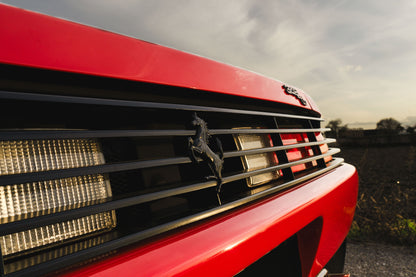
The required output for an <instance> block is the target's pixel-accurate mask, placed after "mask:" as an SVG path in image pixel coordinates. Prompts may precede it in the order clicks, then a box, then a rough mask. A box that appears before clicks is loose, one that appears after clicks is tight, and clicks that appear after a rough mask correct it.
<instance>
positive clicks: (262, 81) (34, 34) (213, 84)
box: [0, 5, 316, 109]
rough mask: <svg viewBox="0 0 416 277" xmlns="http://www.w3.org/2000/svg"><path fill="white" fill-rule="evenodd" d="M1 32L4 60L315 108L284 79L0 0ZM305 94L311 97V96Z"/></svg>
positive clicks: (0, 55) (0, 58) (1, 59)
mask: <svg viewBox="0 0 416 277" xmlns="http://www.w3.org/2000/svg"><path fill="white" fill-rule="evenodd" d="M0 37H1V41H2V43H0V63H8V64H15V65H23V66H31V67H38V68H46V69H54V70H61V71H68V72H77V73H85V74H92V75H98V76H105V77H112V78H121V79H129V80H135V81H142V82H153V83H158V84H168V85H174V86H180V87H187V88H195V89H201V90H209V91H214V92H219V93H225V94H232V95H238V96H244V97H250V98H257V99H263V100H269V101H275V102H281V103H287V104H291V105H295V106H299V107H302V108H311V106H312V107H314V108H315V109H316V105H315V104H313V103H308V104H307V105H306V106H303V105H301V104H300V102H299V100H297V99H296V98H295V97H293V96H291V95H287V94H285V93H284V91H283V89H282V83H281V82H279V81H276V80H273V79H270V78H267V77H264V76H261V75H258V74H256V73H253V72H250V71H247V70H243V69H239V68H236V67H232V66H229V65H225V64H222V63H218V62H215V61H212V60H209V59H205V58H201V57H198V56H195V55H191V54H187V53H184V52H181V51H177V50H174V49H170V48H167V47H163V46H160V45H155V44H151V43H148V42H144V41H141V40H137V39H134V38H130V37H125V36H122V35H118V34H114V33H110V32H107V31H103V30H99V29H95V28H92V27H88V26H84V25H81V24H77V23H73V22H68V21H65V20H62V19H57V18H53V17H50V16H46V15H42V14H37V13H33V12H29V11H25V10H22V9H18V8H15V7H11V6H5V5H0ZM5 42H7V43H5ZM298 92H299V93H301V94H304V93H303V92H301V91H300V90H298ZM305 97H306V96H305ZM307 100H308V102H309V101H311V99H310V98H309V97H308V98H307Z"/></svg>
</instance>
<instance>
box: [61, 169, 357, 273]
mask: <svg viewBox="0 0 416 277" xmlns="http://www.w3.org/2000/svg"><path fill="white" fill-rule="evenodd" d="M357 178H358V177H357V173H356V171H355V168H354V167H352V166H350V165H347V164H344V165H342V166H340V167H338V168H336V169H334V170H332V171H331V172H329V173H327V174H325V175H324V176H321V177H320V178H317V179H313V180H311V181H309V182H307V183H305V184H304V185H302V186H300V187H296V188H294V189H291V190H288V191H286V192H284V193H282V194H279V195H277V196H274V197H272V198H270V199H267V200H263V201H261V202H258V203H257V204H255V205H251V206H249V207H245V208H242V209H239V210H236V211H234V212H231V213H228V214H226V215H225V216H222V217H221V218H218V219H214V220H211V221H209V222H207V223H204V224H200V225H198V226H197V227H193V228H189V229H187V230H182V231H180V232H177V233H176V234H174V235H171V236H169V237H167V238H163V239H161V240H158V241H155V242H153V243H149V244H147V245H145V246H142V247H139V248H137V249H134V250H130V251H127V252H125V253H122V254H119V255H117V256H115V257H112V258H109V259H107V260H104V261H101V262H98V263H96V264H93V265H90V266H88V267H85V268H82V269H79V270H77V271H75V272H71V273H69V274H68V275H66V276H68V277H69V276H71V277H75V276H96V277H98V276H100V277H103V276H117V275H118V276H138V275H140V276H233V275H235V274H237V273H238V272H240V271H241V270H242V269H244V268H245V267H247V266H248V265H250V264H252V263H253V262H254V261H256V260H257V259H259V258H261V257H262V256H263V255H265V254H266V253H268V252H269V251H270V250H272V249H273V248H274V247H276V246H278V245H279V244H280V243H282V242H283V241H285V240H286V239H288V238H289V237H290V236H292V235H293V234H295V233H297V232H299V231H300V232H299V251H300V255H301V257H302V269H303V270H304V276H310V277H312V276H316V275H317V274H318V273H319V272H320V271H321V269H322V267H323V266H324V265H325V264H326V263H327V262H328V261H329V259H330V258H331V257H332V255H333V254H334V253H335V252H336V250H337V249H338V247H339V246H340V245H341V243H342V242H343V240H344V239H345V237H346V235H347V233H348V230H349V227H350V224H351V222H352V219H353V215H354V210H355V204H356V199H357V194H358V187H357V184H358V179H357ZM305 226H307V227H306V228H305Z"/></svg>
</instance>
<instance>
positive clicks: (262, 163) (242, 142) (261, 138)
mask: <svg viewBox="0 0 416 277" xmlns="http://www.w3.org/2000/svg"><path fill="white" fill-rule="evenodd" d="M234 140H235V142H236V144H237V148H238V150H250V149H261V148H266V147H272V146H273V143H272V141H271V138H270V136H269V135H268V134H238V135H235V136H234ZM241 160H242V162H243V165H244V169H245V170H246V171H253V170H257V169H263V168H267V167H271V166H274V165H277V164H278V160H277V156H276V154H275V153H274V152H269V153H261V154H254V155H245V156H242V157H241ZM279 177H280V173H279V171H271V172H266V173H261V174H257V175H254V176H251V177H249V178H247V185H248V186H249V187H255V186H259V185H262V184H264V183H267V182H270V181H272V180H274V179H277V178H279Z"/></svg>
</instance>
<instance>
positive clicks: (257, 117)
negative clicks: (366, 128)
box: [0, 91, 343, 276]
mask: <svg viewBox="0 0 416 277" xmlns="http://www.w3.org/2000/svg"><path fill="white" fill-rule="evenodd" d="M0 98H1V99H3V101H5V102H6V103H8V104H14V105H16V107H18V106H19V104H22V103H24V104H25V105H24V106H25V107H29V106H30V105H39V104H41V106H42V107H53V106H61V105H62V106H63V107H65V108H66V109H69V108H68V107H70V106H71V107H72V106H74V107H83V108H84V109H85V110H88V109H92V110H93V111H99V113H104V112H105V111H106V110H108V109H110V110H112V111H115V112H116V113H119V114H121V113H122V112H124V111H128V112H133V113H135V112H136V111H145V112H146V113H150V114H152V115H154V117H152V118H151V119H152V120H153V119H156V121H161V122H162V121H163V120H165V119H166V120H170V119H169V118H168V117H167V115H172V114H180V116H179V118H180V119H181V120H182V121H185V122H181V123H180V124H179V125H181V126H183V128H179V129H151V128H153V126H150V127H148V129H133V128H132V129H125V128H122V129H115V128H114V129H100V128H102V126H105V124H99V126H93V127H94V128H91V127H89V128H86V129H83V128H85V126H81V127H82V129H83V130H80V129H66V128H63V129H54V130H52V129H48V128H45V129H43V130H34V129H33V128H34V127H37V128H44V126H48V124H45V125H44V126H43V124H41V125H39V126H36V125H33V126H29V127H30V128H29V129H27V128H28V126H27V125H25V124H26V123H25V124H23V125H21V126H15V128H18V129H17V130H11V129H9V130H3V131H1V132H0V140H28V139H60V138H98V139H100V140H103V141H105V140H108V141H110V142H111V140H112V139H118V138H123V139H128V138H135V139H146V138H162V139H163V138H178V137H179V138H181V140H183V141H186V140H187V138H188V137H191V136H193V135H194V134H195V130H194V129H192V126H190V125H189V123H190V121H191V120H192V117H191V116H192V114H193V113H197V114H198V115H199V116H201V117H203V118H204V119H205V120H206V121H207V122H208V128H209V134H210V135H211V136H213V137H225V136H232V135H233V134H236V133H253V134H258V133H263V134H269V135H270V136H271V137H272V139H273V144H274V146H273V147H268V148H262V149H253V150H244V151H237V150H235V149H234V150H233V149H230V148H228V149H227V150H226V151H225V152H224V159H225V166H227V160H232V159H235V158H239V157H241V156H243V155H249V154H258V153H266V152H275V153H276V154H277V156H278V157H279V161H281V164H279V165H276V166H273V167H270V168H266V169H260V170H256V171H250V172H244V171H240V172H237V173H235V172H232V173H230V172H225V174H224V177H223V187H225V188H226V187H227V186H228V185H229V184H231V183H235V182H239V181H241V180H245V178H247V177H249V176H252V175H255V174H259V173H263V172H268V171H274V170H282V171H283V177H284V178H283V179H282V180H279V181H276V182H272V183H270V184H268V185H264V186H261V187H260V188H255V189H253V190H250V191H245V192H244V193H242V194H243V195H244V196H243V197H241V198H239V196H238V197H237V198H235V197H234V198H233V197H231V198H230V199H229V200H226V201H223V203H221V204H218V205H214V206H212V205H211V206H208V207H207V208H206V209H205V210H202V211H200V212H196V213H193V214H190V215H185V216H182V217H180V218H175V219H173V220H170V221H167V222H162V223H160V224H157V225H154V226H150V227H149V228H146V229H144V230H140V231H137V232H130V233H128V234H127V235H120V236H117V237H116V238H115V239H112V240H109V241H107V242H104V243H102V244H99V245H96V246H93V247H91V248H86V249H84V250H82V251H79V252H76V253H72V254H68V255H65V256H62V257H59V258H56V259H52V260H49V261H46V262H43V263H38V264H36V265H34V266H30V267H26V268H23V269H22V270H19V271H15V272H10V274H7V276H19V275H24V274H28V273H29V272H30V274H35V275H41V274H44V273H47V272H53V271H56V270H60V269H62V267H65V266H70V265H73V264H77V263H80V262H83V261H85V260H87V259H89V258H90V257H91V256H100V255H106V254H107V253H112V252H114V251H116V250H118V249H121V248H123V247H126V246H130V245H132V244H135V243H138V242H141V241H143V240H145V239H148V238H151V237H154V236H156V235H159V234H162V233H165V232H168V231H171V230H175V229H177V228H179V227H183V226H187V225H189V224H191V223H195V222H198V221H201V220H204V219H208V218H210V217H212V216H215V215H219V214H221V213H223V212H226V211H230V210H232V209H235V208H237V207H240V206H243V205H246V204H248V203H252V202H254V201H257V200H259V199H262V198H264V197H266V196H270V195H273V194H275V193H277V192H279V191H282V190H284V189H288V188H291V187H293V186H295V185H297V184H300V183H302V182H305V181H307V180H310V179H312V178H315V177H317V176H319V175H321V174H323V173H326V172H328V171H330V170H332V169H333V168H335V167H337V166H339V165H340V164H341V163H342V162H343V160H342V159H341V158H333V159H332V160H331V161H330V162H325V161H324V158H325V157H327V156H332V155H335V154H337V153H338V152H339V149H337V148H332V149H330V150H329V151H328V152H326V153H324V154H323V153H321V152H320V148H319V145H321V144H329V143H334V142H335V140H334V139H324V140H321V141H318V140H317V138H316V133H321V134H323V133H324V132H325V131H327V130H328V129H325V128H320V127H319V126H320V122H321V121H322V119H321V118H319V117H314V116H305V115H293V114H286V113H277V112H269V111H267V112H265V111H258V110H239V109H231V108H217V107H212V106H198V105H189V104H181V103H159V102H147V101H132V100H115V99H100V98H88V97H77V96H59V95H49V94H34V93H22V92H13V91H0ZM32 109H34V110H36V109H35V108H33V107H32ZM54 109H55V110H56V107H55V108H54ZM120 111H121V112H120ZM165 112H166V113H167V115H166V114H164V113H165ZM140 113H141V112H140ZM140 113H139V114H140ZM219 115H220V116H221V117H225V116H228V117H231V118H240V117H242V118H243V119H248V122H250V121H253V122H261V123H260V124H264V123H262V122H263V121H265V122H267V124H265V126H261V127H265V128H261V129H232V128H222V123H221V120H219V119H218V117H219ZM40 117H41V118H42V119H43V120H47V117H46V116H40ZM45 118H46V119H45ZM69 119H70V118H69ZM210 119H212V120H210ZM175 120H176V119H175ZM150 121H151V120H150ZM240 121H242V122H245V120H241V119H240ZM280 121H289V122H296V124H294V125H296V126H299V125H301V128H299V127H296V128H284V125H285V124H283V127H282V128H281V124H280V123H279V122H280ZM46 123H47V122H46ZM162 123H163V122H162ZM211 123H213V124H212V125H211ZM34 124H38V123H36V122H35V123H34ZM54 124H56V123H54ZM216 124H217V125H218V126H219V127H217V126H216ZM69 125H71V127H72V128H73V124H69ZM75 125H76V124H75ZM162 125H163V124H162ZM286 125H288V124H286ZM56 126H57V127H59V126H60V125H59V124H58V125H56ZM48 127H49V126H48ZM236 127H238V126H236ZM240 127H241V126H240ZM211 128H212V129H211ZM22 129H26V130H22ZM293 133H302V134H303V133H304V134H306V135H307V137H308V142H303V143H298V144H296V145H283V143H282V138H281V134H293ZM181 147H182V150H184V145H182V146H181ZM304 147H310V148H311V149H312V150H313V153H314V154H313V156H311V157H307V158H303V159H301V160H298V161H293V162H289V161H288V159H287V157H286V154H285V153H286V150H289V149H291V148H304ZM173 152H175V151H173ZM182 152H183V153H182V154H183V155H181V156H174V157H166V158H160V159H151V160H145V159H144V160H143V159H138V160H133V161H132V160H129V161H115V162H111V163H109V164H105V165H98V166H89V167H83V168H74V169H63V170H53V171H46V172H36V173H24V174H19V175H5V176H0V185H7V184H16V183H27V182H33V181H40V180H50V179H59V178H66V177H72V176H80V175H87V174H96V173H103V174H112V173H116V172H132V171H137V170H142V169H145V168H155V167H164V166H182V165H190V166H192V161H191V159H190V158H189V157H188V156H187V155H186V153H185V151H182ZM285 157H286V158H285ZM312 161H316V162H317V166H315V167H313V168H312V169H310V170H309V171H308V172H303V173H302V174H293V172H291V167H292V166H295V165H298V164H305V163H310V162H312ZM202 166H203V165H202ZM233 169H234V168H233ZM205 177H206V175H203V176H201V179H200V180H199V181H193V182H189V181H187V182H184V184H179V185H177V186H174V187H169V186H162V187H160V188H156V189H153V191H150V192H148V193H144V194H137V195H132V196H126V195H121V196H120V197H119V198H117V197H115V198H114V199H112V200H111V201H109V202H105V203H100V204H96V205H92V206H87V207H83V208H80V209H75V210H69V211H65V212H60V213H56V214H49V215H44V216H41V217H36V218H31V219H26V220H20V221H15V222H11V223H6V224H2V225H0V236H2V235H6V234H11V233H15V232H19V231H23V230H27V229H28V227H27V226H30V228H35V227H39V226H44V225H48V224H52V223H56V222H61V221H66V220H70V219H73V218H78V217H82V216H83V215H90V214H95V213H99V212H104V211H109V210H121V209H124V208H127V207H131V206H137V205H140V204H144V203H148V202H151V201H156V200H159V199H163V198H167V197H173V196H177V195H182V194H187V193H191V192H195V191H200V190H207V191H210V192H208V193H207V195H209V196H210V197H212V198H213V200H212V201H211V203H212V202H215V200H216V197H215V193H214V189H215V187H216V185H217V182H216V181H215V180H204V178H205ZM110 182H111V178H110ZM2 264H3V266H2V268H3V270H2V274H3V275H4V273H5V272H4V268H5V267H4V261H2ZM6 264H7V262H6ZM6 268H7V266H6ZM6 271H7V270H6ZM6 273H7V272H6Z"/></svg>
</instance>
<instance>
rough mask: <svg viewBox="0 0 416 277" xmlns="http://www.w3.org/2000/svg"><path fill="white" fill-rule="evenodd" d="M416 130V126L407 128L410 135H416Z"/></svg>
mask: <svg viewBox="0 0 416 277" xmlns="http://www.w3.org/2000/svg"><path fill="white" fill-rule="evenodd" d="M415 129H416V125H415V126H413V127H412V126H407V127H406V132H407V133H408V134H414V133H415Z"/></svg>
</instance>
